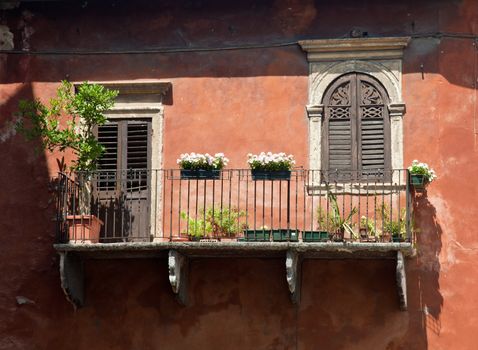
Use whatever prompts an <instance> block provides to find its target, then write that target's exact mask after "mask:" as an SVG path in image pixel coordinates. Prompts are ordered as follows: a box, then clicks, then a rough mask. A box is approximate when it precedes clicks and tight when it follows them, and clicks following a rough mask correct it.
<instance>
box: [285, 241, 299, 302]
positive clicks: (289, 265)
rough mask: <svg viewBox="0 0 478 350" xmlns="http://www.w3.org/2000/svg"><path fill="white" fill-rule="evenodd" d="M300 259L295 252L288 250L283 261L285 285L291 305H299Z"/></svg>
mask: <svg viewBox="0 0 478 350" xmlns="http://www.w3.org/2000/svg"><path fill="white" fill-rule="evenodd" d="M301 264H302V258H301V257H300V256H299V253H297V252H296V251H292V250H288V251H287V255H286V259H285V269H286V278H287V284H288V285H289V291H290V293H291V295H290V297H291V300H292V303H294V304H299V303H300V289H301V280H302V276H301V270H302V268H301V267H302V266H301Z"/></svg>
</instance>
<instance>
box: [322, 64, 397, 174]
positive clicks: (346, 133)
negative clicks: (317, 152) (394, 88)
mask: <svg viewBox="0 0 478 350" xmlns="http://www.w3.org/2000/svg"><path fill="white" fill-rule="evenodd" d="M324 107H325V118H324V122H323V129H322V169H323V170H324V171H325V172H326V173H325V175H326V176H327V178H328V179H329V180H332V181H349V180H366V179H384V178H386V177H388V176H387V174H388V172H387V171H388V170H389V169H390V121H389V118H388V114H387V110H386V93H385V90H384V89H383V88H382V87H381V86H380V85H379V84H378V83H377V82H376V81H375V80H374V79H373V78H371V77H369V76H367V75H365V74H357V73H351V74H347V75H344V76H342V77H340V78H339V79H337V80H336V81H335V82H334V83H332V84H331V86H330V87H329V89H328V90H327V92H326V93H325V95H324Z"/></svg>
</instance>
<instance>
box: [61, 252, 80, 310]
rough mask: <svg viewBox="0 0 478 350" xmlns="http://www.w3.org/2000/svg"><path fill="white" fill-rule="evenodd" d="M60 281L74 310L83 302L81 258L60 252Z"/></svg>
mask: <svg viewBox="0 0 478 350" xmlns="http://www.w3.org/2000/svg"><path fill="white" fill-rule="evenodd" d="M60 282H61V289H63V292H64V293H65V296H66V299H67V300H68V301H69V302H70V303H71V304H72V305H73V308H74V309H75V310H76V309H77V308H80V307H82V306H83V305H84V303H85V274H84V269H83V260H82V259H81V257H79V256H78V255H76V254H74V253H68V252H61V253H60Z"/></svg>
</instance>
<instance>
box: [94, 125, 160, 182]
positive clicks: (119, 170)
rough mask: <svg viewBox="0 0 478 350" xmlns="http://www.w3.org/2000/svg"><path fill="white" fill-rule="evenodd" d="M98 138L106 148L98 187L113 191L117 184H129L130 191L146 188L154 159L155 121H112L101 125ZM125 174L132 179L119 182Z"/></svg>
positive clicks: (100, 166) (100, 167) (100, 162)
mask: <svg viewBox="0 0 478 350" xmlns="http://www.w3.org/2000/svg"><path fill="white" fill-rule="evenodd" d="M97 137H98V141H99V142H100V143H101V144H102V145H103V146H104V147H105V153H104V154H103V156H102V157H101V158H100V160H99V162H98V170H99V174H100V181H99V183H98V190H100V191H106V190H108V191H112V190H114V189H115V186H116V187H118V186H126V187H127V189H128V190H129V191H131V190H142V189H144V188H146V186H147V183H146V178H147V171H146V170H147V169H149V168H150V159H151V155H150V152H151V150H150V147H151V122H150V121H142V120H141V121H140V120H138V121H136V120H117V121H109V122H108V123H107V124H105V125H102V126H99V127H98V130H97ZM125 175H126V176H127V178H128V181H126V182H125V180H122V181H119V179H120V177H121V176H122V177H124V176H125ZM120 182H123V183H122V184H120ZM116 189H119V188H116Z"/></svg>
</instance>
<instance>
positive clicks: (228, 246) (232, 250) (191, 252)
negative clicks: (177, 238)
mask: <svg viewBox="0 0 478 350" xmlns="http://www.w3.org/2000/svg"><path fill="white" fill-rule="evenodd" d="M54 247H55V249H56V250H57V252H59V253H76V254H78V255H81V256H83V257H85V258H95V259H96V258H97V259H114V258H154V257H167V256H168V252H169V251H170V250H176V251H178V252H180V253H182V254H184V255H186V256H189V257H258V258H274V257H284V256H285V255H286V253H287V251H294V252H297V253H299V254H300V255H301V256H302V257H304V258H323V259H387V258H392V259H395V258H396V256H397V252H398V251H401V252H402V254H403V255H404V256H405V257H407V256H412V255H414V254H415V249H414V248H413V245H412V243H408V242H400V243H364V242H320V243H304V242H134V243H94V244H90V243H66V244H55V245H54Z"/></svg>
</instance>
